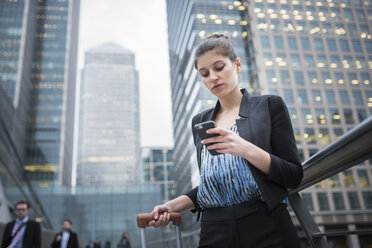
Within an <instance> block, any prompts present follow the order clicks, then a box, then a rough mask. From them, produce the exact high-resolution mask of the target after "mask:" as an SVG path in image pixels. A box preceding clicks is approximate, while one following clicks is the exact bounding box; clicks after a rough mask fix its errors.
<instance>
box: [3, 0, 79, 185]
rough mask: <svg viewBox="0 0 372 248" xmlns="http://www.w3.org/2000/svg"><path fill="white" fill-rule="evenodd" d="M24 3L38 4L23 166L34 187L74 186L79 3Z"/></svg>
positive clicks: (75, 0)
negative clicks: (72, 170)
mask: <svg viewBox="0 0 372 248" xmlns="http://www.w3.org/2000/svg"><path fill="white" fill-rule="evenodd" d="M9 2H12V1H9ZM13 2H18V1H13ZM22 2H23V1H22ZM24 2H25V5H30V6H31V5H32V6H33V8H35V10H33V13H34V15H33V17H32V18H31V17H30V18H31V19H32V22H33V23H34V28H33V29H32V30H31V31H32V36H33V37H32V39H30V41H32V42H33V47H32V64H31V74H30V75H28V76H29V78H30V79H31V91H30V99H29V107H30V109H29V111H28V115H27V118H28V124H27V132H26V133H27V136H26V148H25V161H24V163H25V166H24V167H25V169H26V171H27V172H28V175H29V177H30V179H31V180H32V181H33V182H34V183H35V185H38V186H41V187H50V186H52V185H55V184H58V185H61V184H65V185H70V184H71V174H72V173H71V168H72V148H73V131H74V129H73V125H74V106H75V82H76V61H77V44H78V42H77V40H78V27H79V4H80V2H79V0H66V1H58V0H48V1H45V0H39V1H37V3H36V1H24ZM23 28H26V27H23Z"/></svg>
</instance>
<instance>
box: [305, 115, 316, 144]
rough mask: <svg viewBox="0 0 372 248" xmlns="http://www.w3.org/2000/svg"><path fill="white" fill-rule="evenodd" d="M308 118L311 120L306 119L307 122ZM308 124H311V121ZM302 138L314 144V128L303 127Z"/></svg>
mask: <svg viewBox="0 0 372 248" xmlns="http://www.w3.org/2000/svg"><path fill="white" fill-rule="evenodd" d="M309 120H311V119H308V122H309ZM309 124H311V123H309ZM304 138H305V140H306V143H308V144H315V143H316V140H315V134H314V128H305V134H304Z"/></svg>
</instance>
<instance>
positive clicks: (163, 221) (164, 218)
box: [148, 212, 170, 228]
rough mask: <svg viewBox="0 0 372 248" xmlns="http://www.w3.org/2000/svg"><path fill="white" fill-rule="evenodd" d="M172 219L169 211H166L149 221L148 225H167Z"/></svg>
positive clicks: (161, 226)
mask: <svg viewBox="0 0 372 248" xmlns="http://www.w3.org/2000/svg"><path fill="white" fill-rule="evenodd" d="M169 221H170V214H169V213H167V212H164V213H162V214H160V215H159V217H158V219H157V220H152V221H150V222H149V223H148V226H153V227H160V228H163V227H166V226H167V225H168V224H169Z"/></svg>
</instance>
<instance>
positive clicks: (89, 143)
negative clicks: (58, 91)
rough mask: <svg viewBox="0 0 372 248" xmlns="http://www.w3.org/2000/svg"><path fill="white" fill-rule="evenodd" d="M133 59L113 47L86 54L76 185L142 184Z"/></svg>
mask: <svg viewBox="0 0 372 248" xmlns="http://www.w3.org/2000/svg"><path fill="white" fill-rule="evenodd" d="M134 59H135V56H134V54H133V53H132V52H131V51H129V50H127V49H125V48H122V47H120V46H118V45H115V44H113V43H106V44H103V45H101V46H98V47H96V48H92V49H90V50H89V51H87V52H86V54H85V66H84V69H83V72H82V80H81V91H80V119H79V145H78V150H79V151H78V162H77V185H100V184H103V185H123V184H129V183H135V182H136V181H137V180H138V179H139V178H138V173H139V171H138V166H137V165H138V164H139V162H140V146H139V145H140V131H139V92H138V72H137V71H136V69H135V63H134V62H135V61H134Z"/></svg>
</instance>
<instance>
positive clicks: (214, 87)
mask: <svg viewBox="0 0 372 248" xmlns="http://www.w3.org/2000/svg"><path fill="white" fill-rule="evenodd" d="M222 85H223V84H216V85H215V86H213V88H212V90H218V89H219V88H221V86H222Z"/></svg>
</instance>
